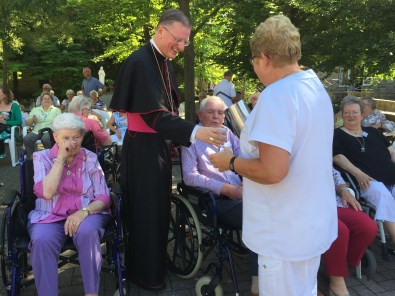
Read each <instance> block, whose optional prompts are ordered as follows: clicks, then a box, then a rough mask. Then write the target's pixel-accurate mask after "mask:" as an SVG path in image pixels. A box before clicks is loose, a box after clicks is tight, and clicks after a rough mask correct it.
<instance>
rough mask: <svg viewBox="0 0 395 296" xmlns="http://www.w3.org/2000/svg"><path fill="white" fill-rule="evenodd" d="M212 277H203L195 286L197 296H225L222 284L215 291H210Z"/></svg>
mask: <svg viewBox="0 0 395 296" xmlns="http://www.w3.org/2000/svg"><path fill="white" fill-rule="evenodd" d="M211 279H212V277H211V276H208V275H206V276H204V277H201V278H200V279H199V280H198V281H197V283H196V286H195V291H196V295H197V296H222V295H224V289H223V288H222V285H221V284H218V285H217V286H216V287H215V289H214V290H212V289H210V286H209V284H210V282H211Z"/></svg>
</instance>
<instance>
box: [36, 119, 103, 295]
mask: <svg viewBox="0 0 395 296" xmlns="http://www.w3.org/2000/svg"><path fill="white" fill-rule="evenodd" d="M53 130H54V138H55V142H56V144H55V145H54V147H53V148H51V149H47V150H42V151H40V152H36V153H34V155H33V164H34V183H35V185H34V193H35V195H36V196H37V199H36V205H35V209H34V210H33V211H31V212H30V213H29V219H28V232H29V234H30V238H31V241H30V244H29V248H30V250H31V257H30V258H31V263H32V266H33V273H34V276H35V282H36V287H37V291H38V295H57V293H58V292H57V291H58V265H57V262H58V256H59V253H60V252H61V249H62V247H63V245H64V243H65V241H66V240H67V239H68V237H71V238H72V240H73V241H74V245H75V247H76V249H77V251H78V256H79V261H80V266H81V274H82V280H83V283H84V290H85V295H97V294H98V289H99V274H100V269H101V264H102V259H101V247H100V240H101V238H102V236H103V234H104V230H105V226H106V224H107V223H108V221H109V219H110V211H109V206H110V196H109V190H108V187H107V185H106V183H105V179H104V176H103V171H102V169H101V167H100V165H99V163H98V160H97V156H96V154H94V153H92V152H90V151H88V150H86V149H84V148H81V143H82V139H83V136H84V130H85V125H84V122H83V121H82V119H81V118H79V117H78V116H76V115H74V114H70V113H63V114H61V115H59V116H58V117H56V118H55V120H54V122H53Z"/></svg>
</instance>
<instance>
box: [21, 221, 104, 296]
mask: <svg viewBox="0 0 395 296" xmlns="http://www.w3.org/2000/svg"><path fill="white" fill-rule="evenodd" d="M109 219H110V216H109V215H103V214H94V215H91V216H88V217H87V218H85V220H83V221H82V222H81V224H80V226H79V228H78V230H77V233H76V234H75V236H74V237H73V241H74V244H75V246H76V248H77V251H78V259H79V262H80V268H81V274H82V281H83V283H84V290H85V294H98V291H99V284H100V269H101V263H102V257H101V255H102V254H101V248H100V240H101V238H102V237H103V234H104V230H105V226H106V224H107V223H108V221H109ZM64 223H65V220H64V221H59V222H55V223H48V224H40V223H35V224H32V223H30V221H29V223H28V231H29V234H30V238H31V241H30V244H29V249H30V251H31V255H30V261H31V264H32V267H33V273H34V278H35V283H36V288H37V293H38V295H39V296H47V295H58V258H59V254H60V251H61V249H62V247H63V245H64V243H65V241H66V240H67V238H68V237H67V236H66V235H65V234H64Z"/></svg>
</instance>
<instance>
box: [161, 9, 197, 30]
mask: <svg viewBox="0 0 395 296" xmlns="http://www.w3.org/2000/svg"><path fill="white" fill-rule="evenodd" d="M176 22H177V23H181V24H183V25H184V26H185V27H188V28H191V22H190V21H189V19H188V17H187V16H186V15H185V14H184V13H183V12H182V11H181V10H178V9H169V10H167V11H165V12H164V13H163V14H162V15H161V16H160V18H159V23H158V26H159V25H171V24H173V23H176Z"/></svg>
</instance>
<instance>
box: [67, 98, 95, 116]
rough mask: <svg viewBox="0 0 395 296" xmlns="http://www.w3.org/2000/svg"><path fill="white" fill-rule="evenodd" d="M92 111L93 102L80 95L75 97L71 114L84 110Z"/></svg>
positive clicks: (70, 109) (70, 106) (71, 103)
mask: <svg viewBox="0 0 395 296" xmlns="http://www.w3.org/2000/svg"><path fill="white" fill-rule="evenodd" d="M86 108H88V109H91V108H92V100H91V98H88V97H86V96H84V95H79V96H75V97H73V99H72V100H71V102H70V104H69V112H72V113H76V112H80V111H82V110H83V109H86Z"/></svg>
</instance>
